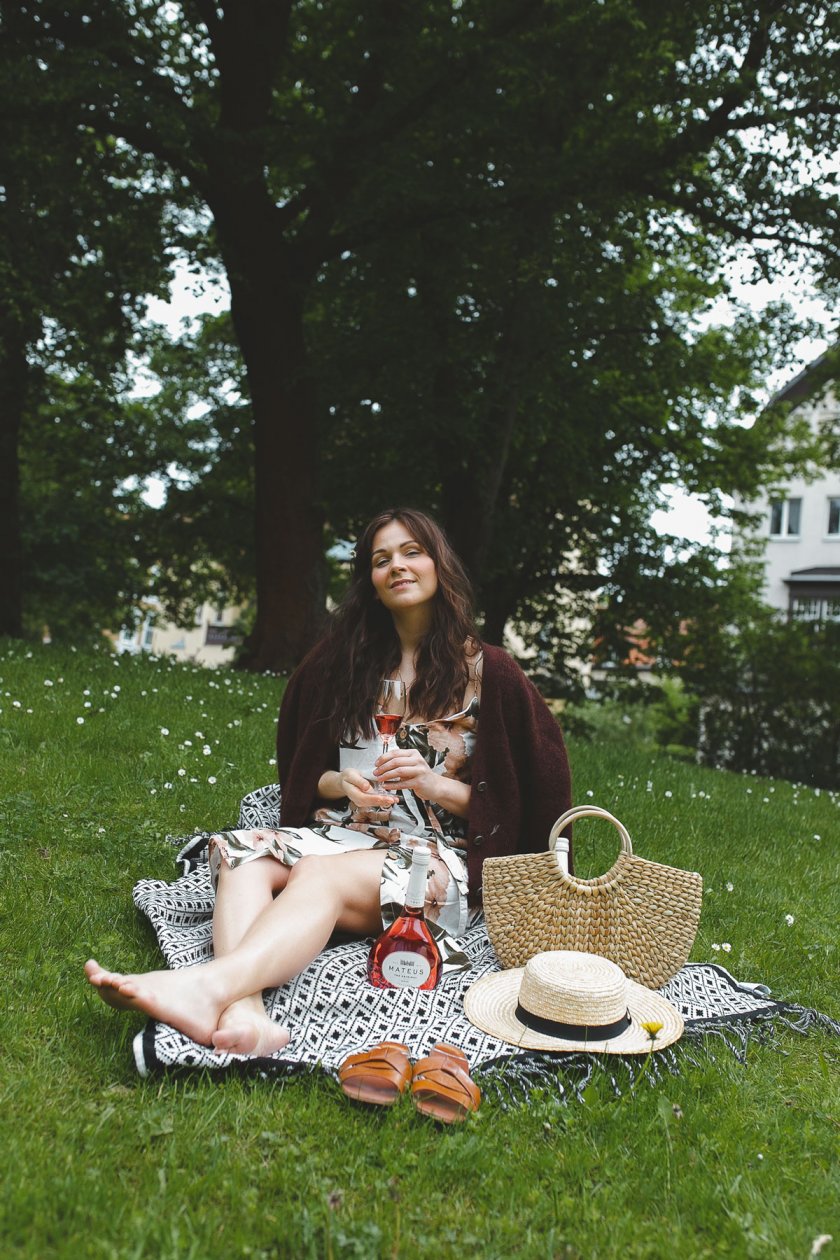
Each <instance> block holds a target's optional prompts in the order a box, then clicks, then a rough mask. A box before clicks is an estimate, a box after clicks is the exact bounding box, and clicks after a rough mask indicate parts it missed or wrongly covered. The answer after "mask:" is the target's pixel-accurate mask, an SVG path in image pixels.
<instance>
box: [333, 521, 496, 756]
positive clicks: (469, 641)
mask: <svg viewBox="0 0 840 1260" xmlns="http://www.w3.org/2000/svg"><path fill="white" fill-rule="evenodd" d="M391 521H399V522H400V524H402V525H403V526H405V528H406V529H407V530H408V531H409V533H410V534H411V535H412V537H413V538H414V540H415V541H416V542H418V543H420V545H421V546H422V547H423V548H424V550H425V551H426V552H427V553H428V554H429V555H430V556H431V557H432V559H433V560H434V563H435V571H436V573H437V580H438V587H437V592H436V594H435V597H434V603H433V605H432V623H431V626H430V628H429V631H428V633H427V634H426V635H425V637H424V638H423V640H422V642H421V644H420V647H419V649H418V652H417V660H416V663H415V667H416V679H415V682H414V685H413V686H412V688H411V710H412V713H413V714H415V715H416V716H417V717H420V718H425V719H426V720H427V721H430V720H432V719H434V718H439V717H443V716H444V714H446V713H447V712H450V711H451V709H452V707H453V705H460V703H461V701H462V699H463V695H464V691H465V690H466V687H467V683H468V681H469V668H468V665H467V654H468V653H469V654H473V653H474V652H475V651H477V649H478V631H477V630H476V626H475V618H474V615H473V595H472V588H471V586H470V581H469V578H468V577H467V575H466V573H465V571H464V567H463V565H462V564H461V561H460V560H459V559H458V557H457V555H456V554H455V552H454V551H453V550H452V547H451V546H450V543H449V541H448V539H447V537H446V535H445V534H444V532H443V530H442V529H441V527H440V526H439V525H438V524H437V522H436V521H433V520H432V518H431V517H430V516H427V515H426V513H425V512H418V511H416V510H415V509H413V508H389V509H388V510H386V511H384V512H380V513H379V515H378V516H375V517H374V518H373V520H372V521H370V523H369V524H368V525H367V526H366V527H365V529H364V530H363V531H362V533H361V535H360V536H359V539H358V541H357V543H356V552H355V558H354V562H353V575H352V578H351V580H350V587H349V589H348V591H347V593H346V595H345V596H344V598H343V600H342V601H341V603H340V605H339V606H338V608H337V609H336V610H335V612H334V613H333V616H332V619H331V623H330V627H329V630H328V632H327V637H326V641H325V644H324V655H323V657H322V658H321V660H322V663H323V671H324V672H323V678H324V687H325V689H326V690H327V693H328V695H329V697H330V698H331V700H332V706H331V711H330V719H329V720H330V733H331V736H332V738H333V739H334V740H335V742H336V743H339V742H341V741H342V740H344V739H345V738H346V737H348V736H349V737H353V738H358V737H359V736H368V737H370V736H372V735H373V734H374V730H375V726H374V721H373V712H374V702H375V699H376V693H377V690H378V687H379V682H380V680H381V679H382V678H387V677H390V675H391V674H392V673H393V671H394V670H396V669H398V668H399V664H400V658H401V650H400V641H399V638H398V637H397V632H396V629H395V628H394V622H393V619H392V617H391V614H390V612H389V611H388V609H387V608H385V607H384V606H383V605H382V604H381V603H380V602H379V600H378V599H377V598H376V595H375V591H374V587H373V580H372V577H371V555H372V551H373V539H374V537H375V535H376V534H377V532H378V531H379V530H380V529H382V527H383V525H389V524H390V523H391Z"/></svg>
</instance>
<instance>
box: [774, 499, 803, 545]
mask: <svg viewBox="0 0 840 1260" xmlns="http://www.w3.org/2000/svg"><path fill="white" fill-rule="evenodd" d="M801 519H802V500H801V499H773V500H772V501H771V503H770V537H771V538H798V537H799V526H800V521H801Z"/></svg>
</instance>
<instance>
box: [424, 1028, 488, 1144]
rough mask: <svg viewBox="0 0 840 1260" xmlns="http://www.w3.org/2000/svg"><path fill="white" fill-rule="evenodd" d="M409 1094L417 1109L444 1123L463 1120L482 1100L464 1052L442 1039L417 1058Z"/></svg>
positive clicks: (476, 1108)
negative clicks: (426, 1054)
mask: <svg viewBox="0 0 840 1260" xmlns="http://www.w3.org/2000/svg"><path fill="white" fill-rule="evenodd" d="M411 1097H412V1099H413V1101H414V1105H415V1107H416V1108H417V1110H418V1111H422V1112H423V1113H424V1115H427V1116H434V1118H435V1119H436V1120H441V1121H442V1122H443V1123H444V1124H453V1123H455V1122H456V1121H459V1120H466V1118H467V1115H468V1113H469V1112H470V1111H478V1108H479V1106H480V1104H481V1090H480V1089H479V1088H478V1086H477V1085H476V1083H475V1081H474V1080H473V1079H472V1077H471V1076H470V1065H469V1061H468V1060H467V1056H466V1055H465V1054H464V1052H463V1050H459V1049H458V1047H457V1046H447V1045H446V1044H445V1043H444V1042H442V1041H441V1042H438V1044H437V1045H436V1046H435V1047H434V1049H433V1050H432V1052H431V1054H429V1055H428V1056H427V1057H426V1058H425V1059H419V1060H418V1061H417V1063H416V1065H415V1068H414V1075H413V1077H412V1079H411Z"/></svg>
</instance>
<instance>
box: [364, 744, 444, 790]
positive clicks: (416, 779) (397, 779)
mask: <svg viewBox="0 0 840 1260" xmlns="http://www.w3.org/2000/svg"><path fill="white" fill-rule="evenodd" d="M374 770H375V772H376V777H377V779H379V780H380V781H381V783H382V785H383V787H386V788H391V790H392V791H397V789H401V790H406V791H411V792H415V793H416V794H417V796H419V797H420V798H421V800H424V801H436V800H437V799H438V789H439V788H440V784H441V776H440V775H439V774H435V772H434V771H433V770H432V769H430V767H429V764H428V762H427V761H426V760H425V759H424V758H423V756H422V755H421V754H420V753H419V752H418V751H417V749H416V748H391V749H389V750H388V752H387V753H383V755H382V756H381V757H379V758H378V759H377V761H376V762H375V764H374Z"/></svg>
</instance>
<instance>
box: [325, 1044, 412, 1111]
mask: <svg viewBox="0 0 840 1260" xmlns="http://www.w3.org/2000/svg"><path fill="white" fill-rule="evenodd" d="M338 1080H339V1083H340V1085H341V1088H342V1089H343V1090H344V1092H345V1094H346V1095H347V1097H348V1098H355V1099H356V1101H357V1102H363V1103H376V1104H378V1105H379V1106H381V1107H390V1106H391V1104H392V1103H395V1102H396V1101H397V1099H399V1098H400V1097H402V1095H403V1094H404V1093H405V1091H406V1089H407V1088H408V1085H409V1082H410V1081H411V1061H410V1059H409V1056H408V1046H404V1045H403V1043H402V1042H401V1041H380V1043H379V1044H378V1045H376V1046H371V1048H370V1049H369V1050H360V1051H359V1053H358V1054H350V1055H348V1056H347V1058H346V1059H345V1060H344V1062H343V1063H342V1065H341V1067H340V1068H339V1069H338Z"/></svg>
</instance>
